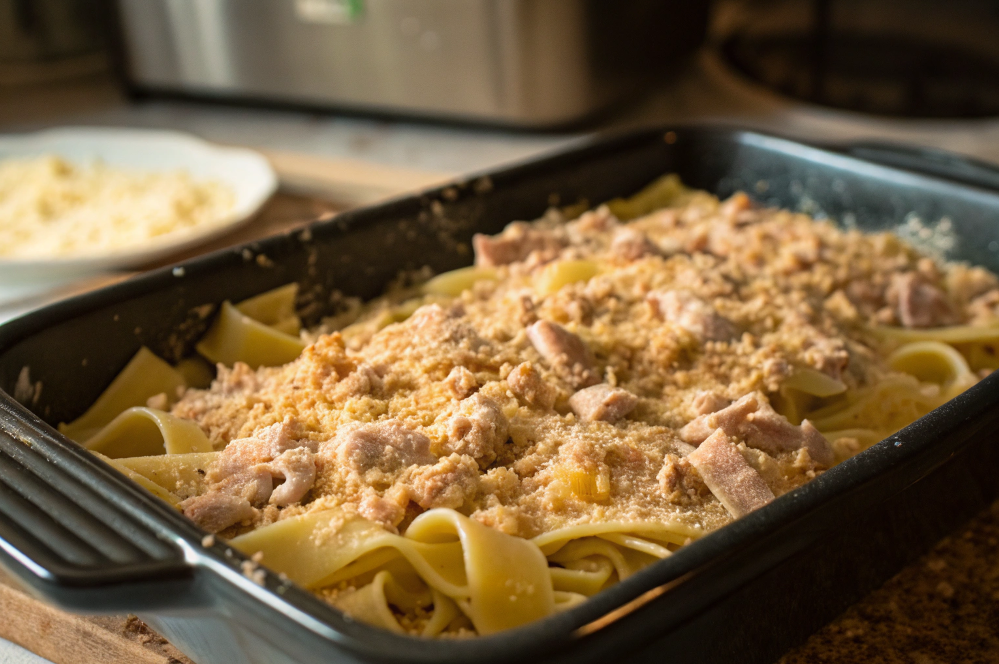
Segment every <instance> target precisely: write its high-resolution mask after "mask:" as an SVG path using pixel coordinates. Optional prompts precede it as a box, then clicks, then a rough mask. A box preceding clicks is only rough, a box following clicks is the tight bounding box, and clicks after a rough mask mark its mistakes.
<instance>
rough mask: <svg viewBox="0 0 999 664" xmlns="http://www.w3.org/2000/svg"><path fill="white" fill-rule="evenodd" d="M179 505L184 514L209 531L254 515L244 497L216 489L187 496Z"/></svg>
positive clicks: (215, 531) (213, 531)
mask: <svg viewBox="0 0 999 664" xmlns="http://www.w3.org/2000/svg"><path fill="white" fill-rule="evenodd" d="M180 506H181V507H182V508H183V510H184V516H186V517H187V518H188V519H190V520H191V521H193V522H194V523H196V524H197V525H198V526H199V527H201V528H204V529H205V530H207V531H208V532H210V533H217V532H219V531H220V530H225V529H226V528H228V527H229V526H233V525H235V524H237V523H239V522H241V521H246V520H248V519H252V518H253V515H254V509H253V507H252V506H251V505H250V501H248V500H247V499H246V498H243V497H242V496H233V495H229V494H227V493H221V492H217V491H216V492H211V493H206V494H204V495H201V496H194V497H193V498H188V499H187V500H185V501H184V502H182V503H181V504H180Z"/></svg>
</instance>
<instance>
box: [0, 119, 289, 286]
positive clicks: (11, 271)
mask: <svg viewBox="0 0 999 664" xmlns="http://www.w3.org/2000/svg"><path fill="white" fill-rule="evenodd" d="M52 154H54V155H58V156H60V157H62V158H63V159H65V160H66V161H69V162H71V163H74V164H77V165H80V166H86V165H89V164H91V163H93V162H94V161H101V162H103V163H105V164H106V165H108V166H112V167H115V168H121V169H130V168H134V169H136V170H142V171H147V172H157V171H160V172H163V171H177V170H183V171H186V172H187V173H189V174H190V175H191V177H192V178H193V179H195V180H216V181H219V182H221V183H223V184H224V185H226V186H227V187H229V188H230V189H231V190H232V191H233V193H234V195H235V203H234V205H233V207H232V209H231V210H230V211H229V212H228V213H227V214H226V215H225V216H224V217H222V218H220V219H218V220H216V221H215V222H214V223H211V224H206V225H204V226H201V227H197V228H195V229H192V230H190V231H187V232H184V233H177V234H169V235H164V236H162V237H161V238H156V239H155V240H152V241H150V242H149V243H147V244H146V245H144V246H143V247H142V248H137V249H128V250H122V251H118V252H115V253H108V254H104V255H101V256H95V257H92V258H52V259H37V260H17V259H0V282H2V283H3V287H2V288H0V299H4V300H9V299H13V298H21V297H25V296H27V295H29V294H31V293H32V292H36V291H39V290H45V289H47V288H51V287H52V286H54V285H56V284H58V283H60V282H65V281H67V280H70V279H75V278H78V277H80V276H84V275H88V274H95V273H98V272H102V271H109V270H118V269H125V268H129V267H134V266H138V265H142V264H144V263H149V262H151V261H155V260H157V259H159V258H162V257H164V256H168V255H169V254H171V253H174V252H177V251H180V250H182V249H185V248H187V247H191V246H194V245H197V244H199V243H202V242H205V241H207V240H209V239H211V238H214V237H217V236H218V235H220V234H222V233H225V232H227V231H229V230H232V228H233V227H235V226H237V225H239V224H241V223H244V222H246V221H247V220H249V219H250V218H251V217H252V216H253V215H254V214H255V213H256V212H257V210H259V209H260V207H261V206H262V205H263V204H264V203H265V202H266V201H267V199H268V198H270V196H271V194H273V193H274V191H275V190H276V189H277V176H276V174H275V173H274V169H272V168H271V166H270V164H269V163H268V162H267V160H266V159H265V158H264V157H263V156H262V155H260V154H258V153H256V152H253V151H252V150H247V149H243V148H228V147H220V146H216V145H212V144H210V143H206V142H205V141H203V140H201V139H199V138H196V137H194V136H189V135H186V134H182V133H179V132H175V131H162V130H149V129H113V128H108V127H66V128H60V129H50V130H46V131H40V132H37V133H32V134H21V135H13V134H12V135H6V136H0V160H2V159H8V158H17V157H24V158H28V157H37V156H42V155H52Z"/></svg>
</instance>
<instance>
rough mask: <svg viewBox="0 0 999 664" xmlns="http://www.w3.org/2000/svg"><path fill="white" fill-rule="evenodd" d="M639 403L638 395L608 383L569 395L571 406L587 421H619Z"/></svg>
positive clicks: (578, 415) (577, 414) (573, 410)
mask: <svg viewBox="0 0 999 664" xmlns="http://www.w3.org/2000/svg"><path fill="white" fill-rule="evenodd" d="M637 405H638V397H636V396H635V395H634V394H632V393H631V392H629V391H628V390H624V389H621V388H620V387H611V386H610V385H608V384H607V383H600V384H599V385H593V386H592V387H587V388H586V389H583V390H580V391H579V392H576V393H575V394H573V395H572V396H571V397H569V407H570V408H572V412H574V413H575V414H576V416H577V417H578V418H579V419H581V420H584V421H586V422H594V421H597V420H600V421H602V422H617V421H618V420H619V419H621V418H622V417H624V416H625V415H627V414H628V413H630V412H631V411H632V410H633V409H634V408H635V406H637Z"/></svg>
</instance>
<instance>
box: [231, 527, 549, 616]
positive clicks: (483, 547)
mask: <svg viewBox="0 0 999 664" xmlns="http://www.w3.org/2000/svg"><path fill="white" fill-rule="evenodd" d="M232 544H233V546H235V547H236V548H238V549H240V550H241V551H243V552H244V553H247V554H255V553H263V561H264V564H266V565H267V566H268V567H270V568H271V569H274V570H276V571H279V572H284V573H285V574H287V575H288V576H289V578H291V579H292V580H293V581H296V582H298V583H300V584H302V585H304V586H306V587H308V588H318V587H322V586H326V585H331V584H334V583H337V582H338V581H341V580H346V579H350V578H353V577H355V576H358V575H359V574H363V573H364V572H367V571H370V570H371V569H372V568H373V567H376V566H379V565H382V564H384V563H386V562H388V561H389V560H391V559H392V558H394V557H397V556H402V557H403V558H405V559H406V561H408V562H409V563H410V564H411V565H412V567H413V568H414V569H415V570H416V572H417V574H419V576H420V578H421V579H423V581H424V582H425V583H426V584H427V585H428V586H430V587H431V588H433V589H435V590H437V591H439V592H440V593H443V594H444V595H446V596H448V597H450V598H451V599H453V600H455V602H456V603H457V604H458V606H459V607H461V609H462V611H463V612H464V613H465V614H466V615H467V616H468V618H469V619H470V620H471V622H472V624H473V625H474V626H475V629H476V631H478V633H479V634H491V633H494V632H498V631H501V630H504V629H510V628H512V627H517V626H519V625H523V624H525V623H528V622H531V621H534V620H538V619H540V618H544V617H545V616H547V615H550V614H552V613H554V612H555V593H554V589H553V587H552V581H551V576H550V574H549V572H548V561H547V560H546V559H545V556H544V554H543V553H542V552H541V550H540V549H539V548H538V546H537V545H536V544H534V543H533V542H531V541H530V540H525V539H521V538H519V537H514V536H512V535H506V534H504V533H501V532H499V531H498V530H494V529H492V528H490V527H488V526H484V525H482V524H481V523H479V522H477V521H474V520H472V519H469V518H468V517H466V516H463V515H461V514H459V513H458V512H455V511H454V510H449V509H434V510H430V511H428V512H425V513H423V514H421V515H420V516H419V517H417V518H416V519H415V520H414V521H413V523H411V524H410V526H409V528H408V529H407V530H406V534H405V535H395V534H393V533H389V532H388V531H386V530H384V529H383V528H381V527H380V526H378V525H376V524H374V523H372V522H370V521H367V520H365V519H362V518H359V517H354V516H349V515H346V514H345V513H344V512H343V511H342V510H339V509H333V510H323V511H317V512H313V513H311V514H306V515H303V516H300V517H293V518H290V519H284V520H282V521H278V522H277V523H274V524H271V525H269V526H264V527H262V528H258V529H257V530H254V531H252V532H250V533H247V534H246V535H241V536H240V537H237V538H235V539H233V540H232ZM384 549H388V551H383V550H384ZM374 553H377V554H378V555H376V556H372V557H369V558H367V559H366V560H365V559H364V558H365V557H366V556H367V554H374ZM352 563H354V564H353V565H352Z"/></svg>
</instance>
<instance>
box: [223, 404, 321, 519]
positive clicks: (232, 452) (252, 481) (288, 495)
mask: <svg viewBox="0 0 999 664" xmlns="http://www.w3.org/2000/svg"><path fill="white" fill-rule="evenodd" d="M292 433H293V427H292V426H291V424H289V423H288V422H279V423H277V424H272V425H271V426H269V427H265V428H264V429H261V430H260V431H258V432H257V433H255V434H254V435H252V436H250V437H248V438H239V439H236V440H234V441H232V442H230V443H229V444H228V445H227V446H226V448H225V449H224V450H222V452H221V453H220V454H219V456H218V458H217V459H215V461H214V462H213V463H212V465H211V466H210V467H209V468H208V472H207V474H206V475H205V481H206V482H207V484H208V486H209V493H210V494H214V493H223V494H226V495H229V496H238V497H240V498H242V499H244V500H246V501H247V502H248V503H249V504H250V505H263V504H264V503H266V502H268V501H270V502H272V503H274V504H277V505H289V504H291V503H293V502H296V501H298V500H300V499H301V497H302V496H304V495H305V494H306V492H308V490H309V489H310V488H312V483H313V482H314V481H315V478H316V468H315V459H314V455H313V446H314V445H315V444H314V443H313V442H312V441H308V440H304V441H297V440H295V439H294V438H292ZM278 460H280V461H278ZM275 478H277V479H282V480H284V483H283V484H281V485H280V486H279V487H278V491H277V492H274V480H275ZM275 493H276V497H275V496H274V494H275Z"/></svg>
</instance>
